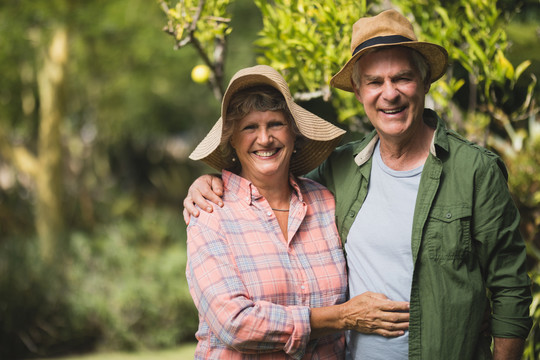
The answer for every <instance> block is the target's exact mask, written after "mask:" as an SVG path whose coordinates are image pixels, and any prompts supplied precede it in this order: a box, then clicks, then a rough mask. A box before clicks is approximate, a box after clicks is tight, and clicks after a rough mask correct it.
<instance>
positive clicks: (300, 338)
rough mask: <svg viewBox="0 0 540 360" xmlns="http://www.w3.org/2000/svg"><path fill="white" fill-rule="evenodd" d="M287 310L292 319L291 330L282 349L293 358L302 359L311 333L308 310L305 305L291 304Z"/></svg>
mask: <svg viewBox="0 0 540 360" xmlns="http://www.w3.org/2000/svg"><path fill="white" fill-rule="evenodd" d="M289 310H290V311H291V314H292V319H293V324H292V326H293V331H292V334H291V336H290V337H289V340H288V341H287V342H286V343H285V346H284V348H283V351H285V353H286V354H287V355H289V356H290V357H292V358H293V359H302V357H303V356H304V354H305V352H306V347H307V344H308V342H309V337H310V334H311V323H310V320H309V318H310V311H309V308H308V307H306V306H293V307H290V308H289Z"/></svg>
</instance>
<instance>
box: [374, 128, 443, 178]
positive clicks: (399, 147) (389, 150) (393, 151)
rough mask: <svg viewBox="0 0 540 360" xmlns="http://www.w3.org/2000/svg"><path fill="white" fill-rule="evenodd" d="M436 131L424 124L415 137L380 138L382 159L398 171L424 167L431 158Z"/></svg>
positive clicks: (415, 133)
mask: <svg viewBox="0 0 540 360" xmlns="http://www.w3.org/2000/svg"><path fill="white" fill-rule="evenodd" d="M434 134H435V129H433V128H432V127H430V126H429V125H427V124H425V123H424V122H422V125H421V126H419V128H418V129H417V130H416V131H415V132H414V134H413V136H410V137H407V138H404V139H396V138H388V137H383V136H381V137H380V149H381V157H382V160H383V162H384V163H385V165H386V166H388V167H389V168H391V169H393V170H397V171H406V170H411V169H415V168H417V167H419V166H421V165H423V164H424V163H425V161H426V159H427V157H428V156H429V149H430V145H431V142H432V140H433V136H434Z"/></svg>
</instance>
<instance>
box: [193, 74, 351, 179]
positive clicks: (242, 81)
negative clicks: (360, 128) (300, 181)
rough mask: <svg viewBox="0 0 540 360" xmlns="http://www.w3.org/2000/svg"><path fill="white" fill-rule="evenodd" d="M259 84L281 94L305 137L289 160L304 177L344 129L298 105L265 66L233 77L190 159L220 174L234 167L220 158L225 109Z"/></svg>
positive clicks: (277, 77) (282, 83)
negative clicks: (211, 124)
mask: <svg viewBox="0 0 540 360" xmlns="http://www.w3.org/2000/svg"><path fill="white" fill-rule="evenodd" d="M258 85H270V86H272V87H273V88H275V89H277V90H278V91H279V92H280V93H281V94H282V95H283V97H284V98H285V101H286V103H287V107H288V108H289V111H290V112H291V115H292V117H293V119H294V121H295V123H296V126H297V127H298V130H300V133H301V134H302V135H303V136H304V137H305V141H303V142H302V146H301V147H300V148H297V149H296V153H295V154H293V156H292V158H291V164H290V171H291V172H292V173H293V174H295V175H303V174H306V173H308V172H309V171H311V170H313V169H314V168H316V167H317V166H319V165H320V164H321V163H322V162H323V160H324V159H326V158H327V157H328V155H330V153H331V152H332V150H333V149H334V148H335V147H336V146H337V145H338V144H339V141H340V140H341V137H342V136H343V135H344V134H345V130H342V129H340V128H338V127H336V126H334V125H332V124H331V123H329V122H327V121H325V120H323V119H322V118H320V117H318V116H317V115H315V114H313V113H311V112H309V111H307V110H306V109H304V108H302V107H301V106H299V105H297V104H296V103H295V102H294V101H293V98H292V96H291V92H290V90H289V86H288V85H287V82H286V81H285V79H283V77H282V76H281V75H280V74H279V73H278V72H277V71H276V70H275V69H274V68H272V67H270V66H266V65H257V66H253V67H249V68H245V69H242V70H240V71H238V72H237V73H236V74H235V75H234V76H233V77H232V79H231V81H230V82H229V86H228V87H227V90H226V91H225V95H224V96H223V101H222V103H221V117H220V118H219V119H218V121H217V122H216V124H215V125H214V127H213V128H212V129H211V130H210V132H209V133H208V134H207V135H206V137H205V138H204V139H203V141H201V143H200V144H199V145H198V146H197V148H195V150H194V151H193V152H192V153H191V155H189V158H190V159H192V160H202V161H204V162H205V163H207V164H208V165H210V166H211V167H213V168H214V169H217V170H219V171H221V170H222V169H230V168H232V167H233V166H234V165H235V163H234V162H233V161H232V158H228V159H226V158H225V157H224V156H223V149H222V147H221V146H220V143H221V138H222V133H223V123H224V122H225V121H227V119H226V114H227V108H228V106H229V102H230V100H231V98H232V97H233V96H234V94H235V93H237V92H238V91H240V90H242V89H245V88H248V87H252V86H258Z"/></svg>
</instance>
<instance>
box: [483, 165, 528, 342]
mask: <svg viewBox="0 0 540 360" xmlns="http://www.w3.org/2000/svg"><path fill="white" fill-rule="evenodd" d="M485 165H486V168H485V169H484V171H481V172H478V177H477V180H476V184H475V199H474V210H473V211H474V213H473V236H474V238H475V239H476V240H478V241H479V242H480V243H481V246H479V248H478V249H479V250H478V251H479V258H480V262H481V266H482V268H483V270H484V278H485V281H486V286H487V287H488V289H489V290H490V292H491V302H492V333H493V336H495V337H503V338H516V337H519V338H523V339H524V338H526V337H527V335H528V333H529V330H530V328H531V326H532V321H531V318H530V316H529V306H530V304H531V300H532V297H531V288H530V279H529V277H528V274H527V269H526V248H525V242H524V240H523V238H522V236H521V234H520V232H519V222H520V216H519V213H518V210H517V208H516V206H515V204H514V202H513V200H512V197H511V195H510V192H509V190H508V186H507V183H506V176H507V173H506V168H505V166H504V164H503V163H502V161H501V160H500V158H498V157H492V158H490V159H489V161H487V162H486V164H485Z"/></svg>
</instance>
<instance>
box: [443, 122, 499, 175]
mask: <svg viewBox="0 0 540 360" xmlns="http://www.w3.org/2000/svg"><path fill="white" fill-rule="evenodd" d="M446 131H447V134H448V143H449V146H450V148H449V151H450V154H449V159H450V163H452V164H454V165H455V164H456V163H460V164H463V163H466V164H468V165H467V167H468V168H471V169H485V170H487V169H489V168H499V169H500V170H501V171H502V174H503V175H504V177H505V178H508V171H507V169H506V165H505V164H504V162H503V160H502V159H501V157H500V156H499V155H497V154H496V153H494V152H493V151H491V150H489V149H487V148H485V147H483V146H481V145H479V144H477V143H475V142H473V141H470V140H468V139H466V138H465V137H463V136H462V135H460V134H458V133H457V132H455V131H453V130H446Z"/></svg>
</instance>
